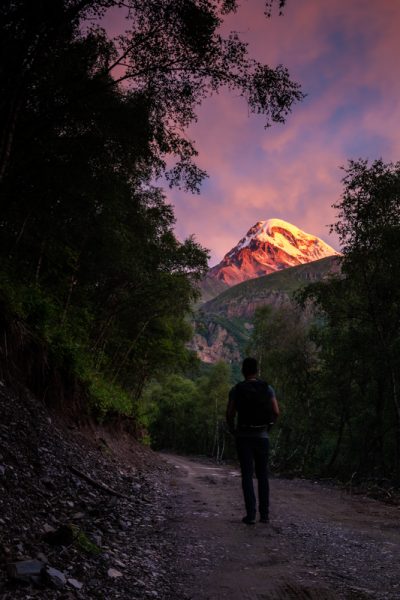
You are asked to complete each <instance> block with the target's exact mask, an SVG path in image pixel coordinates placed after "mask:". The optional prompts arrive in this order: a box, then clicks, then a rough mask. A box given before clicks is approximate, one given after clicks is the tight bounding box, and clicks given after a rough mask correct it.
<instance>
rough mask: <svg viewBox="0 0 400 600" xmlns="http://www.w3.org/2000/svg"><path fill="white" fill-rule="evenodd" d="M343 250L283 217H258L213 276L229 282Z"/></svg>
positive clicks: (212, 271)
mask: <svg viewBox="0 0 400 600" xmlns="http://www.w3.org/2000/svg"><path fill="white" fill-rule="evenodd" d="M337 254H339V253H338V252H336V250H334V248H332V247H331V246H329V245H328V244H326V243H325V242H324V241H323V240H321V239H320V238H318V237H316V236H314V235H312V234H310V233H306V232H305V231H303V230H301V229H299V228H298V227H296V225H292V224H291V223H288V222H287V221H283V220H282V219H268V220H267V221H258V222H257V223H256V224H255V225H253V227H251V228H250V229H249V230H248V232H247V234H246V235H245V236H244V237H243V238H242V239H241V240H240V241H239V242H238V244H237V245H236V246H235V247H234V248H232V250H230V251H229V252H228V253H227V254H226V255H225V256H224V258H223V259H222V261H221V262H220V263H219V264H218V265H216V266H215V267H213V268H212V269H210V271H209V277H211V278H213V279H217V280H220V281H222V282H224V283H225V284H226V285H228V286H232V285H236V284H237V283H240V282H241V281H245V280H247V279H254V278H255V277H261V276H262V275H268V274H270V273H273V272H275V271H279V270H281V269H285V268H287V267H293V266H295V265H299V264H304V263H307V262H312V261H314V260H318V259H320V258H324V257H326V256H333V255H337Z"/></svg>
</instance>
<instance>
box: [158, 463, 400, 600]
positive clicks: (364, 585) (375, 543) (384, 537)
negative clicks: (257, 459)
mask: <svg viewBox="0 0 400 600" xmlns="http://www.w3.org/2000/svg"><path fill="white" fill-rule="evenodd" d="M166 458H167V460H168V462H170V463H171V464H173V465H174V466H175V474H176V476H174V478H173V479H172V480H171V486H172V488H173V489H174V490H175V491H174V492H173V497H174V511H173V514H174V516H171V522H170V526H171V530H172V531H173V534H174V536H175V537H176V544H177V547H178V548H179V552H178V554H179V558H178V561H179V570H180V572H181V577H182V582H183V584H184V586H183V587H184V589H185V591H184V592H180V595H179V596H175V598H174V600H177V599H178V598H179V599H181V598H187V599H190V600H223V599H228V598H229V599H230V600H292V599H293V600H340V599H344V600H371V599H376V600H398V599H399V600H400V509H399V507H393V506H387V505H384V504H382V503H380V502H377V501H374V500H371V499H368V498H363V497H359V496H357V497H353V496H349V495H347V494H345V493H343V492H341V491H340V490H338V489H336V488H330V487H324V486H321V485H319V484H315V483H313V482H310V481H304V480H283V479H273V480H272V481H271V523H270V524H269V525H264V524H261V523H257V524H256V525H255V526H246V525H243V524H242V523H241V517H242V516H243V501H242V495H241V487H240V477H239V473H238V471H237V470H236V469H234V468H233V467H230V466H226V465H215V464H213V463H211V462H209V461H206V460H194V459H188V458H183V457H180V456H173V455H166ZM171 600H172V599H171Z"/></svg>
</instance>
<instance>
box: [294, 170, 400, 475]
mask: <svg viewBox="0 0 400 600" xmlns="http://www.w3.org/2000/svg"><path fill="white" fill-rule="evenodd" d="M343 182H344V192H343V195H342V198H341V201H340V202H338V203H337V204H335V205H334V206H335V208H336V209H337V210H338V220H337V221H336V223H335V224H334V225H333V226H332V229H333V230H334V231H335V232H336V233H338V234H339V238H340V241H341V243H342V246H343V253H344V255H343V259H342V260H341V267H342V275H341V276H340V277H339V278H336V279H333V280H332V281H330V282H325V283H320V284H317V285H314V286H310V287H309V288H308V290H306V292H305V297H306V298H309V299H310V298H312V299H313V300H314V302H315V303H316V306H317V307H318V308H319V309H320V310H321V313H322V319H323V320H324V321H325V325H326V327H325V332H326V333H325V335H324V339H322V340H321V342H322V348H323V356H324V371H325V373H326V375H327V376H328V377H327V379H326V381H327V383H328V382H329V386H330V388H331V389H332V390H336V394H333V396H336V398H337V400H336V402H337V404H339V405H341V406H342V408H341V415H342V416H341V419H340V425H339V429H338V439H337V444H336V447H335V449H334V452H333V455H332V462H333V461H334V460H336V458H337V456H338V453H339V449H340V446H343V445H346V444H347V446H348V456H349V457H352V458H350V461H352V460H354V457H357V458H356V460H357V463H356V464H354V462H353V467H354V468H355V470H357V472H364V473H365V472H367V473H371V472H374V469H375V468H377V469H379V471H380V472H381V473H384V472H387V473H388V474H393V472H396V473H397V476H399V469H400V454H399V453H400V404H399V372H400V310H399V306H400V280H399V273H400V271H399V268H400V251H399V248H400V243H399V242H400V163H397V164H392V163H389V164H385V163H383V161H382V160H376V161H374V162H373V163H372V164H369V163H368V161H366V160H359V161H350V163H349V166H348V168H347V169H346V175H345V178H344V180H343ZM339 365H341V368H340V367H339ZM392 440H393V441H394V442H395V443H394V444H393V443H392Z"/></svg>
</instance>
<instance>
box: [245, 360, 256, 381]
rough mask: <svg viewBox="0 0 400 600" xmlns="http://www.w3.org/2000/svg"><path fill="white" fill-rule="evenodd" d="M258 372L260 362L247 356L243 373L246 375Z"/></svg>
mask: <svg viewBox="0 0 400 600" xmlns="http://www.w3.org/2000/svg"><path fill="white" fill-rule="evenodd" d="M257 372H258V363H257V360H256V359H255V358H250V357H247V358H245V359H244V361H243V363H242V373H243V375H244V376H245V377H248V376H249V375H256V374H257Z"/></svg>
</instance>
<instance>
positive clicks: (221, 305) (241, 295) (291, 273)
mask: <svg viewBox="0 0 400 600" xmlns="http://www.w3.org/2000/svg"><path fill="white" fill-rule="evenodd" d="M338 270H339V261H338V258H337V257H336V256H328V257H327V258H321V259H320V260H316V261H313V262H311V263H306V264H304V265H298V266H296V267H290V268H288V269H283V270H282V271H277V272H276V273H272V274H271V275H265V276H264V277H258V278H256V279H249V280H247V281H244V282H243V283H239V284H238V285H235V286H233V287H231V288H228V289H227V290H225V291H223V292H222V293H221V294H219V295H218V296H217V297H216V298H213V299H212V300H210V301H208V302H206V303H205V304H203V305H202V306H201V312H202V313H206V314H207V313H224V312H225V309H226V308H227V306H228V305H229V304H230V303H237V301H238V300H242V299H246V300H248V301H252V300H254V299H261V298H264V297H266V296H268V295H269V294H270V293H271V292H272V291H279V292H285V293H287V294H288V295H290V294H291V293H293V292H294V291H296V290H297V289H299V288H300V287H302V286H303V285H307V284H308V283H311V282H313V281H319V280H321V279H324V278H325V277H328V276H329V274H330V273H335V272H338Z"/></svg>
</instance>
